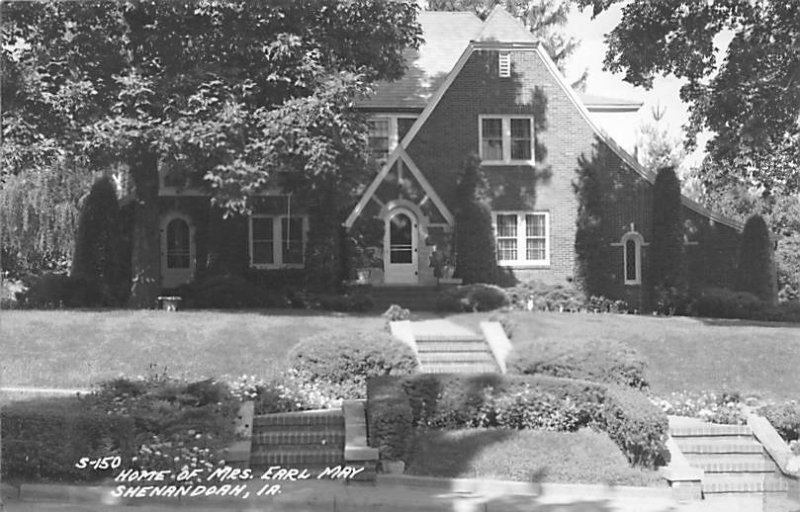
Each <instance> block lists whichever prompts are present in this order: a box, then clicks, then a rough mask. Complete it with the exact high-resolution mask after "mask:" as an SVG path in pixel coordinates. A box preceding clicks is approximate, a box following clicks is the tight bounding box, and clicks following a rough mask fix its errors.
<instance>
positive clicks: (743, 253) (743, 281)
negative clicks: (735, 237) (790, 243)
mask: <svg viewBox="0 0 800 512" xmlns="http://www.w3.org/2000/svg"><path fill="white" fill-rule="evenodd" d="M737 270H738V281H739V282H738V283H737V284H738V288H739V289H740V290H742V291H745V292H750V293H752V294H753V295H755V296H756V297H758V298H759V299H761V300H762V301H764V302H767V303H770V304H771V303H774V302H775V301H776V300H777V290H776V286H777V282H776V278H775V264H774V260H773V257H772V241H771V240H770V238H769V230H768V229H767V224H766V223H765V222H764V219H763V218H762V217H761V216H758V215H754V216H753V217H750V218H749V219H747V222H746V223H745V225H744V231H743V232H742V240H741V246H740V248H739V268H738V269H737Z"/></svg>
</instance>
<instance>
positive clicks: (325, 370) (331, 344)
mask: <svg viewBox="0 0 800 512" xmlns="http://www.w3.org/2000/svg"><path fill="white" fill-rule="evenodd" d="M287 357H288V363H289V367H290V368H294V369H295V370H297V371H299V372H301V373H302V374H304V375H306V376H307V377H308V378H309V379H310V380H322V381H326V382H331V383H333V384H340V383H343V382H354V383H357V384H361V385H363V383H364V382H366V379H367V378H368V377H373V376H378V375H404V374H407V373H412V372H413V371H414V370H415V369H416V367H417V359H416V356H415V355H414V352H413V351H412V350H411V348H410V347H408V346H407V345H405V344H404V343H402V342H400V341H398V340H396V339H394V338H393V337H392V336H391V335H390V334H388V333H386V332H381V331H376V332H372V331H355V332H349V333H346V334H345V333H335V334H332V333H321V334H318V335H315V336H310V337H308V338H306V339H304V340H301V341H300V343H298V344H297V345H295V346H294V347H293V348H292V350H291V351H290V352H289V354H288V356H287Z"/></svg>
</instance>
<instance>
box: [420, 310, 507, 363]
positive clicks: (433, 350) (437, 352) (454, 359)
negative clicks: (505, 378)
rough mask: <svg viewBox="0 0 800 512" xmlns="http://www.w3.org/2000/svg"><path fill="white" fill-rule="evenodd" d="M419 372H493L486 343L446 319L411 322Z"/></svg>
mask: <svg viewBox="0 0 800 512" xmlns="http://www.w3.org/2000/svg"><path fill="white" fill-rule="evenodd" d="M412 325H413V337H414V342H415V343H416V349H417V354H418V356H419V361H420V369H421V371H422V372H423V373H496V372H498V371H499V368H498V366H497V363H496V362H495V359H494V356H493V355H492V352H491V349H490V348H489V345H488V344H487V343H486V340H484V339H483V337H481V336H480V335H478V334H475V333H473V332H471V331H470V330H469V329H466V328H464V327H461V326H459V325H456V324H453V323H452V322H450V321H448V320H427V321H422V322H412Z"/></svg>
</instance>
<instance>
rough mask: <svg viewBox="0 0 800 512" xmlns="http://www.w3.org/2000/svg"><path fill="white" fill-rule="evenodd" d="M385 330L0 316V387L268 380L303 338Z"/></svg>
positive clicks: (282, 316) (132, 317)
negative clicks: (153, 374)
mask: <svg viewBox="0 0 800 512" xmlns="http://www.w3.org/2000/svg"><path fill="white" fill-rule="evenodd" d="M383 325H384V320H383V319H382V318H380V317H379V316H363V315H353V316H347V315H340V314H326V313H319V312H314V313H309V312H304V311H297V312H295V311H292V310H279V311H266V312H265V311H263V310H260V311H245V312H219V311H186V312H177V313H166V312H163V311H126V310H114V311H2V312H0V354H2V359H0V383H1V384H2V385H3V386H44V387H59V388H67V387H88V386H91V385H92V384H96V383H98V382H100V381H103V380H105V379H109V378H113V377H117V376H120V375H126V376H136V375H144V374H147V373H148V372H149V371H157V372H158V373H161V372H162V371H164V370H166V371H167V372H168V373H169V375H171V376H178V377H180V376H185V377H187V378H201V377H217V376H221V375H225V374H228V375H242V374H248V375H249V374H253V375H260V376H264V377H269V376H270V375H273V374H274V373H275V372H276V370H278V369H279V368H280V366H281V364H282V358H283V356H284V355H285V354H286V353H287V351H288V350H289V349H290V348H291V347H292V346H293V345H294V344H295V343H297V342H298V341H299V340H300V339H302V338H304V337H306V336H310V335H312V334H316V333H319V332H323V331H326V332H336V331H351V330H353V329H383ZM153 364H155V365H157V366H156V368H155V369H154V370H151V369H150V366H151V365H153Z"/></svg>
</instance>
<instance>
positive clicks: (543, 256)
mask: <svg viewBox="0 0 800 512" xmlns="http://www.w3.org/2000/svg"><path fill="white" fill-rule="evenodd" d="M493 216H494V227H495V236H496V242H497V261H498V263H500V264H501V265H549V264H550V214H549V213H548V212H495V213H494V214H493Z"/></svg>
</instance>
